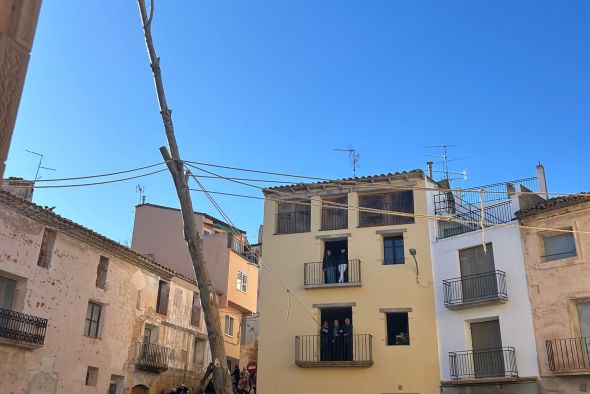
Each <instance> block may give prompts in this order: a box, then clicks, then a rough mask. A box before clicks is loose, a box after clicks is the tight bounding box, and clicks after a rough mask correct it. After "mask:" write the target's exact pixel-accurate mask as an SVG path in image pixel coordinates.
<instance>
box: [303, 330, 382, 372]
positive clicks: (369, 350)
mask: <svg viewBox="0 0 590 394" xmlns="http://www.w3.org/2000/svg"><path fill="white" fill-rule="evenodd" d="M347 338H349V337H343V338H340V339H339V340H337V341H336V342H332V341H331V340H330V338H323V337H322V336H320V335H301V336H296V337H295V365H297V366H298V367H301V368H314V367H370V366H371V365H373V336H372V335H369V334H354V335H352V336H351V337H350V338H349V339H347Z"/></svg>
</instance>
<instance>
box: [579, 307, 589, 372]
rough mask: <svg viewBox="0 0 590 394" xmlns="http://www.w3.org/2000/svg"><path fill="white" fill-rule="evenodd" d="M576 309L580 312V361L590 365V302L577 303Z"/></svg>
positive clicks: (582, 363)
mask: <svg viewBox="0 0 590 394" xmlns="http://www.w3.org/2000/svg"><path fill="white" fill-rule="evenodd" d="M576 310H577V312H578V325H579V329H580V337H581V338H580V340H579V345H580V351H579V352H578V361H579V362H580V364H581V365H584V366H587V365H590V302H579V303H577V304H576ZM577 342H578V341H577ZM576 344H577V343H576Z"/></svg>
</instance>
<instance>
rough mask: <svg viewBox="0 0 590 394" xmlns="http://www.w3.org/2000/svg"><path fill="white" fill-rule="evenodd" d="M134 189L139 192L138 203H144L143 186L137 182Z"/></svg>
mask: <svg viewBox="0 0 590 394" xmlns="http://www.w3.org/2000/svg"><path fill="white" fill-rule="evenodd" d="M135 191H136V192H137V193H138V194H139V204H140V205H142V204H145V186H144V185H140V184H139V183H138V184H137V186H135Z"/></svg>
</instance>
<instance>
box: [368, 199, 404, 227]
mask: <svg viewBox="0 0 590 394" xmlns="http://www.w3.org/2000/svg"><path fill="white" fill-rule="evenodd" d="M361 208H369V209H376V210H383V211H392V212H403V213H414V203H413V201H408V202H404V203H402V202H400V203H397V204H389V203H387V204H386V203H382V204H364V205H361ZM409 223H414V217H413V216H400V215H393V214H392V215H390V214H385V213H379V212H367V211H361V212H359V226H361V227H371V226H389V225H395V224H409Z"/></svg>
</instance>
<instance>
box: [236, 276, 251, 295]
mask: <svg viewBox="0 0 590 394" xmlns="http://www.w3.org/2000/svg"><path fill="white" fill-rule="evenodd" d="M236 288H237V289H238V290H240V291H243V292H244V293H245V292H246V291H247V290H248V274H247V273H245V272H242V271H238V282H237V284H236Z"/></svg>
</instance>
